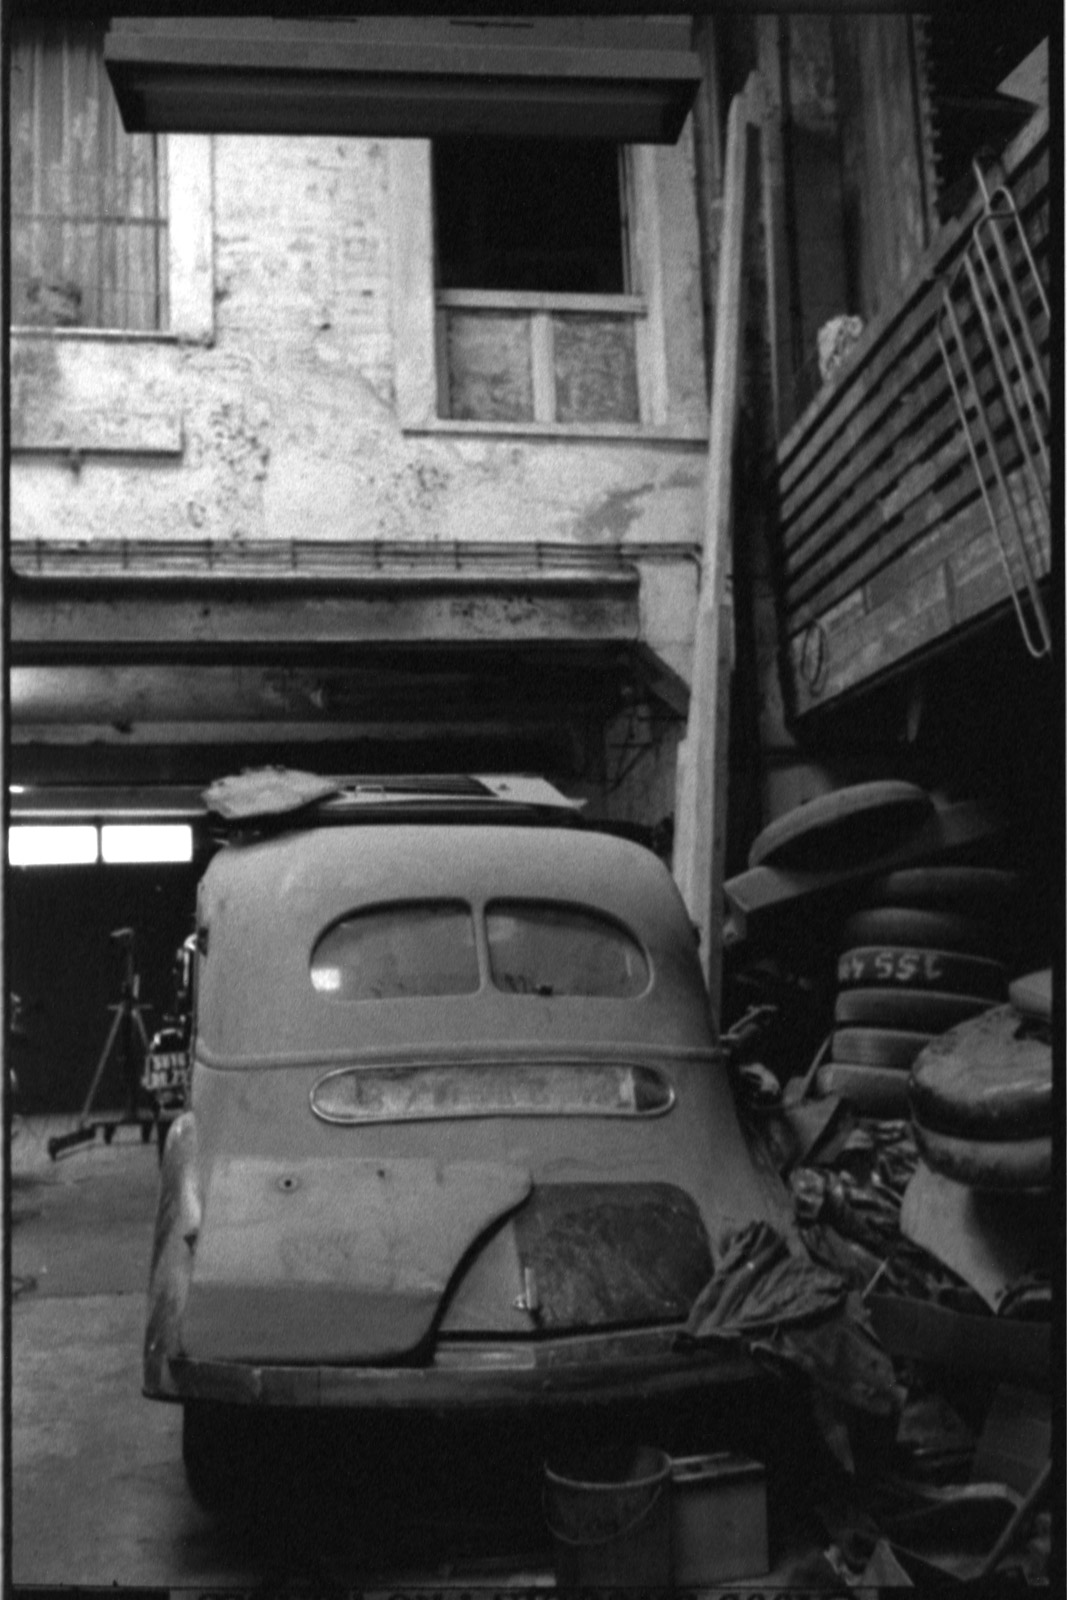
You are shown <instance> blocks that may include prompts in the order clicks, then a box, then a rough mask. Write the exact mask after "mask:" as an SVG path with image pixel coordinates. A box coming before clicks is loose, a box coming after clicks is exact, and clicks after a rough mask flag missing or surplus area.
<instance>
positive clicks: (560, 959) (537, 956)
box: [485, 900, 649, 1000]
mask: <svg viewBox="0 0 1067 1600" xmlns="http://www.w3.org/2000/svg"><path fill="white" fill-rule="evenodd" d="M485 928H486V934H487V936H488V940H489V965H490V971H491V973H492V978H493V982H494V984H495V985H496V987H497V988H498V989H504V990H506V991H507V992H508V993H510V994H536V995H544V996H551V995H561V994H565V995H586V996H590V997H599V998H602V999H612V1000H622V999H629V998H632V997H633V996H634V995H639V994H643V993H644V991H645V990H646V989H647V988H648V982H649V972H648V962H647V961H646V960H645V957H644V954H643V952H642V950H641V947H640V945H638V943H637V941H636V940H635V939H634V937H633V936H632V934H630V933H628V932H627V931H626V929H625V928H623V927H620V925H619V924H618V923H615V922H612V921H610V920H609V919H608V918H607V917H603V916H601V915H599V913H597V912H595V911H586V910H585V909H584V908H582V907H578V906H561V905H550V904H541V903H538V902H536V901H522V900H513V901H505V900H497V901H494V902H493V904H492V905H490V906H488V907H487V908H486V916H485Z"/></svg>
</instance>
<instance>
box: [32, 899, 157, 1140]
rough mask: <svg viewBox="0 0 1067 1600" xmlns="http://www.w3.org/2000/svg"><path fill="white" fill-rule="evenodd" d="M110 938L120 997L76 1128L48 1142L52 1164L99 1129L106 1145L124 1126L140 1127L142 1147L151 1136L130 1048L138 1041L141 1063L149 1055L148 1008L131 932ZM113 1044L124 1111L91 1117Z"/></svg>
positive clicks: (119, 931)
mask: <svg viewBox="0 0 1067 1600" xmlns="http://www.w3.org/2000/svg"><path fill="white" fill-rule="evenodd" d="M110 937H111V938H112V939H113V940H115V941H116V942H117V943H118V944H120V945H121V947H122V952H123V976H122V992H121V996H120V998H119V1001H118V1003H117V1004H116V1005H111V1006H109V1007H108V1010H109V1011H112V1012H114V1016H113V1017H112V1019H111V1026H110V1028H109V1029H108V1034H107V1038H106V1039H105V1040H104V1048H103V1049H102V1050H101V1052H100V1059H99V1060H98V1061H97V1063H96V1071H95V1072H94V1073H93V1081H92V1083H91V1084H90V1085H89V1093H88V1094H87V1095H86V1097H85V1104H84V1105H83V1106H82V1111H81V1116H80V1117H79V1119H78V1126H77V1127H76V1128H74V1129H72V1130H71V1132H70V1133H61V1134H59V1135H58V1136H57V1137H56V1138H54V1139H49V1141H48V1154H49V1155H50V1156H51V1158H52V1160H53V1161H54V1160H55V1159H56V1157H57V1156H58V1155H60V1154H61V1152H62V1151H64V1150H70V1149H72V1148H73V1146H74V1145H78V1144H89V1143H91V1142H92V1141H93V1139H95V1137H96V1134H97V1131H98V1130H99V1131H100V1132H101V1133H102V1134H103V1136H104V1143H105V1144H110V1143H111V1141H112V1139H113V1138H114V1137H115V1129H116V1128H120V1127H124V1126H127V1125H132V1126H134V1127H138V1128H140V1130H141V1142H142V1143H143V1144H147V1143H148V1140H149V1139H150V1137H151V1134H152V1127H153V1120H154V1119H153V1118H152V1117H151V1116H149V1117H147V1118H145V1117H142V1116H141V1115H139V1113H138V1110H137V1091H138V1084H139V1074H138V1072H137V1063H136V1061H135V1060H134V1049H133V1046H134V1041H135V1040H137V1041H139V1043H140V1048H141V1059H142V1060H143V1059H144V1057H145V1055H146V1054H147V1052H148V1032H147V1030H146V1028H145V1025H144V1017H143V1015H142V1013H143V1012H144V1011H146V1010H147V1009H148V1007H146V1006H144V1005H142V1004H141V999H140V993H141V979H140V976H139V974H138V973H137V972H135V971H134V966H133V929H132V928H116V929H115V931H114V932H113V933H112V934H111V936H110ZM116 1045H119V1047H120V1052H121V1061H122V1067H123V1074H124V1077H125V1082H126V1105H125V1109H124V1110H123V1112H122V1114H121V1115H120V1116H117V1117H108V1118H100V1117H96V1118H93V1117H91V1116H90V1112H91V1111H92V1107H93V1100H94V1099H95V1098H96V1091H97V1089H98V1088H99V1086H100V1079H101V1078H102V1077H103V1075H104V1068H105V1067H106V1066H107V1064H108V1061H109V1060H110V1059H111V1053H112V1051H113V1050H114V1049H115V1047H116Z"/></svg>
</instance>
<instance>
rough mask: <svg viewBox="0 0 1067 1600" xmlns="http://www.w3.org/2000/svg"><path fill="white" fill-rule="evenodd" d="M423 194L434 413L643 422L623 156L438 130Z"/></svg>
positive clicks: (637, 303) (603, 148)
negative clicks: (430, 246)
mask: <svg viewBox="0 0 1067 1600" xmlns="http://www.w3.org/2000/svg"><path fill="white" fill-rule="evenodd" d="M433 192H434V219H435V257H436V279H437V283H436V290H437V293H436V301H437V339H438V410H439V414H440V415H442V416H445V417H451V418H455V419H460V420H485V421H496V422H539V423H553V422H554V423H574V422H624V423H637V422H640V421H641V420H642V417H641V402H640V395H639V384H638V341H639V332H638V326H637V325H638V322H639V319H641V318H642V317H644V316H645V314H646V307H645V302H644V299H643V298H642V297H641V296H640V295H639V294H635V293H634V292H633V284H632V281H631V280H632V276H633V274H632V265H631V249H630V217H631V214H632V209H633V207H632V200H631V179H630V163H629V160H628V158H627V152H626V151H625V150H624V149H622V148H620V147H619V146H617V145H614V144H610V143H601V142H598V141H590V140H579V139H573V140H571V139H560V140H553V139H506V140H505V139H479V138H454V139H439V140H437V141H436V142H435V144H434V147H433Z"/></svg>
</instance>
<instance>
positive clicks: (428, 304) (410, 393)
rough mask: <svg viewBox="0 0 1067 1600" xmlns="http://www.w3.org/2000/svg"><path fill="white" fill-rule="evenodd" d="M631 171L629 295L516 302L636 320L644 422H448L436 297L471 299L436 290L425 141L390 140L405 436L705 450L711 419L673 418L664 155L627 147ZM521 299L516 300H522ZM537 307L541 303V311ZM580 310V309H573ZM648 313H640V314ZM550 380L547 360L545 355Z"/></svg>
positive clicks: (398, 381) (492, 294)
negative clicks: (615, 442)
mask: <svg viewBox="0 0 1067 1600" xmlns="http://www.w3.org/2000/svg"><path fill="white" fill-rule="evenodd" d="M625 149H626V155H627V160H628V163H629V169H630V187H629V210H630V215H629V219H628V221H629V243H630V250H629V256H630V261H631V264H632V271H633V273H634V280H635V281H634V288H635V289H638V290H639V291H640V293H639V294H637V295H633V296H591V297H588V299H589V300H590V301H591V302H592V304H591V306H587V305H586V304H584V302H585V301H586V299H587V297H585V296H581V297H576V296H566V295H564V296H560V297H556V296H547V295H545V296H539V295H536V294H521V295H520V296H519V299H520V303H521V304H522V305H523V306H525V307H526V308H527V309H529V310H530V311H531V312H532V313H544V312H546V311H550V310H553V309H559V308H558V307H555V306H553V304H552V302H553V301H555V300H557V299H558V300H560V301H561V302H562V303H563V307H565V308H566V309H571V308H574V309H581V310H588V309H594V310H597V311H599V310H611V309H614V310H615V313H616V314H619V313H620V312H622V313H624V314H630V315H633V316H634V329H635V337H636V346H637V347H636V360H637V383H638V402H639V420H638V421H636V422H621V421H576V422H559V421H555V420H543V419H541V418H539V417H535V418H534V419H532V420H522V421H503V420H489V419H486V420H482V419H477V420H475V419H470V420H468V419H461V418H452V417H447V416H442V415H441V411H440V404H439V400H440V396H439V372H440V369H441V349H440V333H439V306H438V297H439V295H448V296H451V295H457V294H459V295H465V294H466V291H461V290H450V291H438V290H437V288H436V285H435V272H434V265H435V258H434V238H433V233H434V225H433V224H434V211H433V192H432V159H431V144H430V141H429V140H424V139H404V140H393V141H391V143H390V146H389V163H390V183H389V189H390V240H391V253H392V265H391V281H392V292H393V337H394V377H395V393H396V408H397V414H398V418H399V421H400V425H401V428H402V430H403V431H404V432H405V433H450V434H473V435H481V436H484V435H487V434H496V435H503V436H519V437H540V436H548V437H563V438H567V437H569V438H574V437H579V438H589V439H604V440H609V439H634V438H646V439H657V438H658V439H663V440H668V441H675V440H684V441H686V442H693V441H699V442H701V443H703V442H704V441H705V440H706V437H707V431H706V413H704V414H702V415H701V417H700V419H699V422H698V423H691V422H689V421H688V419H686V420H676V418H675V417H674V416H673V415H672V408H671V401H670V393H669V384H668V355H667V339H666V329H665V316H664V302H665V299H666V286H665V281H664V278H665V267H664V261H663V251H662V243H661V231H660V198H659V184H660V178H659V174H658V172H657V166H656V161H657V156H658V153H659V152H658V147H657V146H653V145H629V146H626V147H625ZM476 292H477V294H478V295H479V297H480V298H482V301H483V303H486V300H485V297H488V303H490V304H491V303H492V302H493V301H494V300H496V299H497V297H499V296H501V295H506V296H509V297H510V295H511V294H512V291H500V290H497V291H491V290H484V291H476ZM516 293H517V292H516ZM538 302H540V303H538ZM576 302H577V303H576ZM638 306H643V310H642V311H641V313H640V314H635V313H636V311H637V308H638ZM539 359H540V361H541V368H542V376H541V378H540V379H539V380H538V381H539V382H542V383H543V382H544V380H545V376H546V374H545V370H544V352H543V351H542V354H541V357H540V358H539Z"/></svg>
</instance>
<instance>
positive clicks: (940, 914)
mask: <svg viewBox="0 0 1067 1600" xmlns="http://www.w3.org/2000/svg"><path fill="white" fill-rule="evenodd" d="M841 944H842V947H843V948H844V949H846V950H851V949H852V948H853V946H854V945H872V944H879V945H913V946H915V947H916V948H918V949H920V950H958V951H960V952H962V953H963V954H966V955H973V956H982V957H983V958H985V959H989V958H990V957H997V956H999V954H1000V949H1001V944H1002V941H1001V939H1000V937H999V935H998V933H997V930H996V928H995V927H994V926H993V925H992V924H991V923H988V922H981V921H979V920H978V919H977V918H975V917H961V916H957V915H956V914H955V913H954V912H951V911H921V910H919V911H916V910H914V909H912V908H910V907H903V906H875V907H873V908H872V909H870V910H868V911H857V912H855V913H854V914H853V915H852V916H851V917H849V918H848V920H847V921H846V923H845V925H844V927H843V928H842V930H841Z"/></svg>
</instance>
